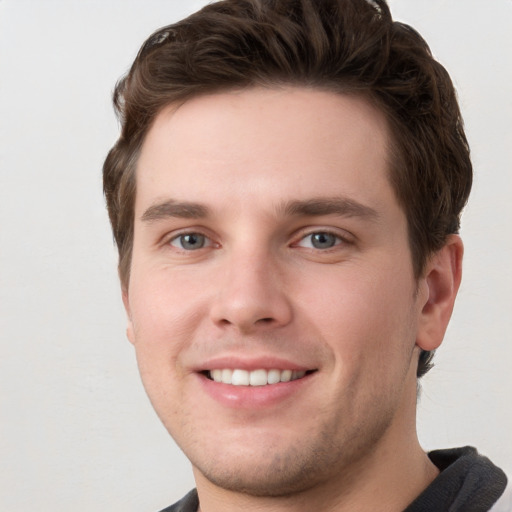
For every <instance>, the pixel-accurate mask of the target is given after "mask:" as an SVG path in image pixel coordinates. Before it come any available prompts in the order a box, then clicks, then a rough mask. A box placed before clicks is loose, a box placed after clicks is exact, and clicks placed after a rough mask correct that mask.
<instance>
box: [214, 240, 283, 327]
mask: <svg viewBox="0 0 512 512" xmlns="http://www.w3.org/2000/svg"><path fill="white" fill-rule="evenodd" d="M223 265H224V269H223V272H222V273H221V275H222V278H221V279H220V282H219V283H218V285H219V290H218V294H217V300H216V301H215V304H213V306H212V317H213V318H212V319H213V321H214V322H216V323H217V324H219V325H220V324H221V325H224V326H226V325H230V326H232V327H235V328H237V329H238V330H240V331H245V332H247V331H254V330H257V329H263V328H269V327H277V326H282V325H285V324H286V323H288V322H289V321H290V319H291V314H292V313H291V304H290V302H289V298H288V297H287V294H286V287H285V283H284V279H283V275H282V273H281V272H280V269H279V262H278V258H277V255H275V254H273V252H272V250H271V249H269V248H268V247H267V246H264V245H263V246H262V245H259V246H257V244H246V245H245V246H243V247H237V248H233V250H231V251H230V252H229V254H228V255H226V258H225V261H224V262H223Z"/></svg>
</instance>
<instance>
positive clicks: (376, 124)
mask: <svg viewBox="0 0 512 512" xmlns="http://www.w3.org/2000/svg"><path fill="white" fill-rule="evenodd" d="M387 148H388V128H387V123H386V120H385V117H384V115H383V114H382V113H381V112H380V111H379V110H378V109H376V108H375V107H374V106H372V105H371V104H370V103H369V102H368V101H366V100H364V99H362V98H359V97H355V96H348V95H341V94H337V93H333V92H326V91H321V90H316V89H307V88H298V87H283V88H279V89H263V88H253V89H247V90H242V91H232V92H225V93H218V94H212V95H205V96H200V97H196V98H193V99H191V100H188V101H186V102H185V103H183V104H181V105H170V106H168V107H166V108H165V109H163V110H162V111H161V112H160V113H159V115H158V116H157V117H156V119H155V122H154V123H153V125H152V127H151V129H150V130H149V132H148V134H147V136H146V139H145V142H144V144H143V147H142V151H141V155H140V158H139V162H138V166H137V189H138V191H137V200H136V209H139V210H140V208H142V207H144V206H146V207H147V205H148V203H151V202H152V201H155V200H156V199H159V198H161V197H165V195H170V196H172V197H174V198H176V199H178V200H190V201H197V202H206V203H210V202H215V200H216V199H217V198H218V196H219V191H221V192H222V195H223V200H227V199H228V197H227V196H229V197H230V198H231V199H232V200H233V201H234V202H239V203H243V204H245V205H247V204H248V201H249V200H250V198H251V197H252V196H254V197H258V198H260V199H263V198H265V200H268V201H275V202H277V201H281V200H282V199H285V200H286V199H290V198H291V199H298V200H301V199H307V198H308V197H312V196H315V197H316V196H333V195H343V196H348V197H350V198H352V199H355V200H358V201H362V202H365V201H368V200H370V201H372V202H379V201H380V200H386V199H388V200H389V198H390V197H389V196H390V193H391V189H390V185H389V183H388V179H387V174H388V172H387V170H388V164H387V160H388V158H387V154H388V150H387ZM383 193H384V195H387V196H388V197H387V198H384V197H381V198H380V199H379V197H378V196H379V195H380V196H382V195H383ZM283 196H285V197H283Z"/></svg>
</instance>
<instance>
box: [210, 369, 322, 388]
mask: <svg viewBox="0 0 512 512" xmlns="http://www.w3.org/2000/svg"><path fill="white" fill-rule="evenodd" d="M315 371H316V370H288V369H287V370H280V369H277V368H275V369H270V370H265V369H263V368H262V369H257V370H251V371H249V370H242V369H237V368H223V369H218V368H216V369H214V370H205V371H203V372H201V373H202V374H203V375H204V376H205V377H206V378H207V379H209V380H212V381H214V382H219V383H222V384H230V385H232V386H273V385H276V384H279V383H281V382H291V381H294V380H299V379H303V378H304V377H305V376H306V375H309V374H311V373H314V372H315Z"/></svg>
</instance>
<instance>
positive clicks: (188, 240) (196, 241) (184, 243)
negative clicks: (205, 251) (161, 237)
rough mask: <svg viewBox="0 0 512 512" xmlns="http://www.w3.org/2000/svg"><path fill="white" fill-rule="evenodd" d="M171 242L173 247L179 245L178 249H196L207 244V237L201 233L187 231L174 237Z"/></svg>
mask: <svg viewBox="0 0 512 512" xmlns="http://www.w3.org/2000/svg"><path fill="white" fill-rule="evenodd" d="M170 243H171V245H172V246H173V247H177V248H178V249H185V250H187V251H194V250H197V249H202V248H203V247H205V246H206V245H207V238H206V237H205V236H204V235H201V234H200V233H187V234H185V235H180V236H177V237H176V238H174V239H172V240H171V242H170Z"/></svg>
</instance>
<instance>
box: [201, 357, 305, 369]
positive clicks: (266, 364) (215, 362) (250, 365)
mask: <svg viewBox="0 0 512 512" xmlns="http://www.w3.org/2000/svg"><path fill="white" fill-rule="evenodd" d="M224 368H231V369H238V370H247V371H252V370H273V369H278V370H298V371H301V370H302V371H308V370H314V369H315V367H311V366H309V365H304V364H303V363H299V362H294V361H290V360H288V359H283V358H280V357H272V356H263V357H252V358H244V357H240V356H221V357H214V358H211V359H208V360H207V361H204V362H203V363H201V365H199V366H198V367H197V371H200V372H201V371H206V370H217V369H221V370H222V369H224Z"/></svg>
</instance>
